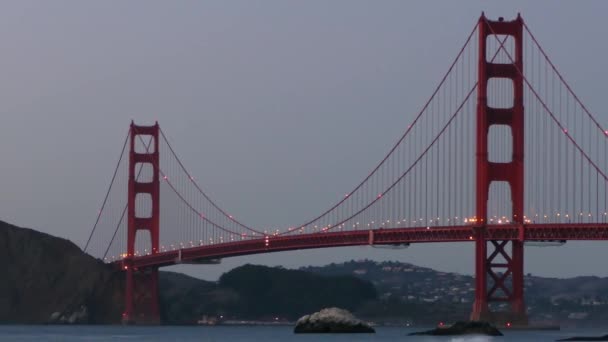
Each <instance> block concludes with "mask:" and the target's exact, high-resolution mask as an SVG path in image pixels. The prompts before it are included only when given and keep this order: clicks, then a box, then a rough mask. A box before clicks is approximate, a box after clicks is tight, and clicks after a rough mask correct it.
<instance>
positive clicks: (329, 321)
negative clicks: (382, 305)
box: [294, 308, 375, 334]
mask: <svg viewBox="0 0 608 342" xmlns="http://www.w3.org/2000/svg"><path fill="white" fill-rule="evenodd" d="M374 332H375V331H374V329H373V328H372V327H370V326H369V324H367V323H365V322H363V321H361V320H360V319H357V318H355V316H353V314H351V313H350V312H348V311H347V310H344V309H339V308H327V309H323V310H321V311H319V312H315V313H313V314H311V315H306V316H302V317H301V318H300V319H298V321H297V322H296V327H295V329H294V333H296V334H300V333H374Z"/></svg>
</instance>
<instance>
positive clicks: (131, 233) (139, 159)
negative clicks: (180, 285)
mask: <svg viewBox="0 0 608 342" xmlns="http://www.w3.org/2000/svg"><path fill="white" fill-rule="evenodd" d="M141 136H149V137H151V138H152V140H151V144H150V145H151V146H149V147H148V149H147V150H146V151H143V152H137V151H136V149H135V146H136V141H137V139H141ZM158 137H159V126H158V122H157V123H156V124H155V125H154V126H136V125H135V124H134V123H133V122H131V128H130V144H131V145H130V152H129V184H128V187H129V188H128V204H127V206H128V208H127V215H128V221H127V256H126V258H124V259H123V269H124V270H125V273H126V284H125V312H124V313H123V317H122V320H123V323H125V324H133V323H137V324H159V323H160V312H159V306H158V298H159V297H158V268H146V269H145V270H138V269H136V268H134V267H133V265H132V258H133V257H134V256H135V239H136V236H137V232H138V231H140V230H142V231H147V232H148V233H149V234H150V240H151V245H152V248H151V251H150V252H151V253H152V254H156V253H158V251H159V225H160V223H159V222H160V221H159V218H160V212H159V208H160V180H159V150H158V147H159V141H158ZM146 164H147V165H146ZM140 165H141V166H140ZM136 166H137V168H136ZM141 167H147V168H148V170H152V175H151V178H152V179H151V181H149V182H140V181H138V180H137V174H136V169H139V168H141ZM138 195H141V196H143V197H146V196H149V198H150V199H151V206H152V210H151V214H150V215H149V216H147V217H145V216H141V213H138V212H137V210H136V203H137V202H136V200H137V197H138Z"/></svg>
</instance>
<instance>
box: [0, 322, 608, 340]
mask: <svg viewBox="0 0 608 342" xmlns="http://www.w3.org/2000/svg"><path fill="white" fill-rule="evenodd" d="M418 330H424V329H418V328H417V329H410V328H383V327H378V328H376V334H347V335H295V334H293V328H292V327H286V326H276V327H243V326H237V327H226V326H219V327H133V326H127V327H123V326H10V325H9V326H0V341H140V340H141V341H173V342H177V341H349V342H351V341H391V342H396V341H453V342H461V341H462V342H464V341H474V342H485V341H523V342H525V341H555V340H556V339H559V338H564V337H569V336H573V335H603V334H605V333H608V329H606V331H601V330H562V331H505V332H504V333H505V336H504V337H485V336H471V337H441V338H439V337H421V336H410V337H408V336H407V334H408V333H410V332H413V331H418Z"/></svg>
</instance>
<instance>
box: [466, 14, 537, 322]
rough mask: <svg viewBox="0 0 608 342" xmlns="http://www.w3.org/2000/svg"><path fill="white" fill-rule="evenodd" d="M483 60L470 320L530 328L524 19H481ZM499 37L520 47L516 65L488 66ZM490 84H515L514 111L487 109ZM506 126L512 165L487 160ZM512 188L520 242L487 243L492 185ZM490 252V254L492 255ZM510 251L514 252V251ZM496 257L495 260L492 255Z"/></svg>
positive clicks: (479, 26) (519, 17) (479, 72)
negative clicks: (504, 306)
mask: <svg viewBox="0 0 608 342" xmlns="http://www.w3.org/2000/svg"><path fill="white" fill-rule="evenodd" d="M478 32H479V56H478V86H477V128H476V132H477V137H476V139H477V148H476V212H475V214H476V217H475V219H476V224H477V228H476V233H475V239H476V241H475V278H476V279H475V303H474V305H473V312H472V314H471V319H473V320H488V321H493V322H497V323H506V322H511V323H512V324H518V325H525V324H527V314H526V307H525V304H524V286H523V276H524V271H523V261H524V247H523V237H524V230H523V229H524V227H523V224H524V212H523V209H524V106H523V76H522V74H521V73H522V72H523V59H522V57H523V42H522V40H523V19H522V18H521V16H520V15H519V14H518V15H517V18H516V19H515V20H513V21H504V20H503V19H502V18H500V19H499V20H498V21H489V20H487V19H486V18H485V16H484V15H483V14H482V16H481V18H480V19H479V23H478ZM494 35H501V36H502V35H505V36H511V37H512V38H513V40H514V43H515V51H514V56H513V55H512V57H513V60H514V61H515V62H514V63H508V64H503V63H501V64H498V63H490V62H488V60H487V57H486V55H487V51H486V49H487V40H488V39H496V37H495V36H494ZM491 78H506V79H510V80H511V81H512V82H513V97H514V98H513V106H512V107H511V108H491V107H489V106H488V98H487V86H488V81H489V80H490V79H491ZM492 125H506V126H508V127H510V129H511V134H512V137H513V155H512V159H511V161H510V162H491V161H490V160H489V159H488V134H489V130H490V126H492ZM501 181H502V182H507V183H508V184H509V186H510V189H511V203H512V214H513V219H512V221H513V223H515V224H516V225H518V226H519V239H518V240H515V241H512V242H508V241H496V240H488V239H487V238H486V233H485V227H486V225H487V222H488V217H487V216H488V215H487V212H488V197H489V190H490V184H491V183H492V182H501ZM488 246H490V247H491V248H490V249H488ZM509 247H510V250H509ZM489 251H491V253H490V254H488V252H489ZM494 302H506V303H508V304H509V305H510V311H508V312H493V311H492V308H491V307H490V306H489V305H490V304H491V303H494Z"/></svg>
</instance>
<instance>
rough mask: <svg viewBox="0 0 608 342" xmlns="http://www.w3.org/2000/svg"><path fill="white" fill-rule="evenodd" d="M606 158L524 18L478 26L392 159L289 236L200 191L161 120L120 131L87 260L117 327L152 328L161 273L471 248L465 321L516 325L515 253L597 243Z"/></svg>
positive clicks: (602, 132) (599, 136)
mask: <svg viewBox="0 0 608 342" xmlns="http://www.w3.org/2000/svg"><path fill="white" fill-rule="evenodd" d="M607 153H608V130H607V129H606V128H604V127H603V126H602V125H601V124H600V123H599V121H598V119H597V118H596V116H594V115H593V114H592V113H591V112H590V111H589V110H588V109H587V107H585V105H584V104H583V103H582V102H581V101H580V99H579V97H578V96H577V95H576V94H575V93H574V91H573V90H572V88H571V87H570V86H569V85H568V83H567V82H566V81H565V79H564V77H563V76H562V74H560V72H559V71H558V69H557V68H556V67H555V65H554V64H553V63H552V62H551V60H550V59H549V57H548V56H547V54H546V53H545V51H544V50H543V48H542V47H541V45H540V44H539V42H538V41H537V40H536V38H535V37H534V35H533V34H532V33H531V31H530V29H529V28H528V26H527V25H526V24H525V23H524V21H523V20H522V18H521V17H520V16H519V15H518V17H517V18H516V19H515V20H513V21H504V20H503V19H502V18H501V19H499V20H498V21H490V20H488V19H486V18H485V16H483V15H482V16H481V18H480V19H479V21H478V23H477V24H476V25H475V27H474V28H473V30H472V32H471V33H470V34H469V35H468V37H467V39H466V40H465V42H464V44H463V46H462V48H461V49H460V51H459V52H458V54H457V55H456V57H455V58H454V60H453V61H452V63H451V64H450V66H449V68H448V69H447V72H446V73H445V75H444V76H443V77H442V79H441V80H440V82H439V84H438V85H437V87H436V88H435V89H434V91H433V93H432V94H431V96H430V98H429V99H428V100H427V101H426V102H425V103H424V105H423V106H422V109H421V110H420V112H419V113H417V114H416V116H415V118H414V120H413V121H412V122H411V123H409V125H407V126H406V127H405V132H404V133H403V135H402V136H401V137H400V138H399V139H398V140H397V142H396V143H395V145H394V146H393V147H392V149H391V150H390V151H389V152H388V153H387V154H386V156H384V158H382V159H381V160H380V162H379V163H378V164H377V165H376V166H375V167H374V168H373V169H372V170H371V172H369V174H368V175H367V176H365V177H364V178H363V180H362V181H361V182H360V183H359V184H357V185H356V186H355V187H354V188H352V190H351V191H350V192H348V193H345V194H343V195H341V196H340V198H337V199H335V202H334V204H332V205H330V206H329V207H328V208H327V210H325V211H324V212H322V213H320V214H319V215H317V216H315V217H313V218H311V219H310V220H308V221H306V222H300V223H297V224H295V225H293V226H290V227H252V226H250V225H247V224H246V223H244V222H242V221H240V220H239V219H237V218H236V217H235V216H233V215H231V214H229V212H228V211H226V210H224V209H223V208H221V207H220V206H219V205H218V204H217V203H216V202H214V201H213V200H212V199H211V198H210V197H209V196H208V195H207V194H206V193H205V191H204V190H203V188H202V187H201V186H200V184H199V183H198V181H197V180H196V179H195V178H194V177H193V176H192V175H191V174H190V173H189V172H188V171H187V169H186V167H185V166H184V164H183V163H182V161H181V160H180V158H179V157H178V155H177V153H176V151H175V150H174V149H173V147H172V146H171V144H170V143H169V139H167V136H166V135H165V133H164V132H163V130H162V129H161V128H160V127H159V126H158V124H156V125H154V126H137V125H135V124H131V127H130V129H129V133H128V135H127V137H126V139H125V143H124V146H123V149H122V153H121V156H120V158H119V160H118V163H117V166H116V169H115V172H114V176H113V178H112V182H111V184H110V187H109V189H108V191H107V194H106V197H105V199H104V201H103V205H102V210H101V211H100V212H99V215H98V217H97V221H96V223H95V226H94V227H93V229H92V232H91V235H90V237H89V240H88V241H87V244H86V246H85V250H86V251H88V252H89V253H91V254H93V255H95V256H99V257H100V258H102V259H103V260H105V261H106V262H109V263H114V264H115V265H117V266H119V267H120V268H121V269H123V270H124V272H125V274H126V283H125V284H126V288H125V301H126V303H125V311H124V315H123V320H125V321H128V322H158V321H159V308H158V268H159V267H163V266H169V265H175V264H179V263H201V262H209V261H210V260H214V259H219V258H226V257H231V256H239V255H248V254H256V253H270V252H278V251H289V250H298V249H311V248H326V247H340V246H356V245H383V244H388V245H391V244H410V243H422V242H469V243H471V244H474V246H475V277H476V283H475V302H474V305H473V310H472V314H471V318H472V319H484V320H492V321H510V322H513V323H517V324H526V323H527V315H526V306H525V303H524V285H523V274H524V271H523V262H524V242H526V241H565V240H608V217H607V211H608V186H607V185H608V177H607V174H608V158H606V156H607ZM122 176H128V177H122ZM499 302H503V303H507V304H508V305H507V307H508V310H507V311H504V310H503V311H499V309H498V305H496V304H497V303H499Z"/></svg>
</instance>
